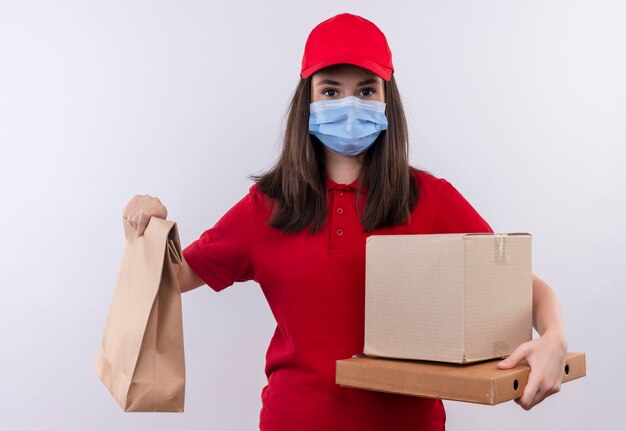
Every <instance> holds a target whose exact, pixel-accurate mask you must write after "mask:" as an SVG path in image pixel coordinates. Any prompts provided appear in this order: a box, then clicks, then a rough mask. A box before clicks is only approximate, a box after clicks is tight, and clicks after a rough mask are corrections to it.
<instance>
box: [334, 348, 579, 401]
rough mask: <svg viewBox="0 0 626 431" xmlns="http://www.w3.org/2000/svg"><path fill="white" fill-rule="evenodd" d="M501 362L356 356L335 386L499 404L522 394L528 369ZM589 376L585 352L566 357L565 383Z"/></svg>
mask: <svg viewBox="0 0 626 431" xmlns="http://www.w3.org/2000/svg"><path fill="white" fill-rule="evenodd" d="M498 361H499V360H491V361H486V362H480V363H477V364H470V365H459V364H446V363H443V362H425V361H407V360H400V359H384V358H371V357H357V358H351V359H342V360H339V361H337V373H336V383H337V384H339V385H341V386H348V387H352V388H358V389H367V390H373V391H382V392H392V393H397V394H404V395H413V396H420V397H428V398H440V399H445V400H455V401H466V402H472V403H480V404H491V405H493V404H499V403H502V402H505V401H510V400H513V399H515V398H519V397H520V396H522V394H523V393H524V388H525V387H526V382H527V380H528V374H529V373H530V368H529V366H528V365H526V364H523V365H518V366H517V367H515V368H512V369H510V370H500V369H498V367H497V365H496V364H497V362H498ZM586 374H587V370H586V364H585V354H584V353H568V354H567V356H566V358H565V367H564V369H563V380H562V381H563V382H564V383H565V382H568V381H571V380H574V379H577V378H579V377H583V376H585V375H586Z"/></svg>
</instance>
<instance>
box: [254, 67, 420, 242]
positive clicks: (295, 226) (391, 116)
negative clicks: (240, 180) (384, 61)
mask: <svg viewBox="0 0 626 431" xmlns="http://www.w3.org/2000/svg"><path fill="white" fill-rule="evenodd" d="M383 82H384V86H385V97H386V100H385V102H386V112H385V114H386V116H387V123H388V126H387V130H385V131H382V132H381V133H380V135H379V136H378V138H376V141H375V142H374V143H373V144H372V145H371V146H370V147H369V148H368V149H367V150H366V151H365V152H364V153H363V155H362V165H361V170H360V174H359V178H358V180H357V194H356V195H357V196H356V202H357V203H358V202H359V196H360V191H361V189H362V187H363V186H365V188H366V190H367V192H366V198H365V207H364V208H363V212H361V209H359V208H358V207H357V212H358V214H359V218H360V220H361V225H362V226H363V231H364V232H368V231H373V230H375V229H379V228H382V227H387V226H394V225H397V224H400V223H403V222H405V221H407V220H408V218H409V216H410V213H411V211H412V210H413V208H414V207H415V205H416V204H417V201H418V200H419V188H418V186H417V184H416V183H415V181H414V180H413V177H412V175H411V170H415V171H417V170H418V169H416V168H414V167H412V166H410V165H409V163H408V150H409V142H408V130H407V124H406V117H405V115H404V109H403V108H402V102H401V100H400V93H399V92H398V88H397V86H396V82H395V78H394V77H393V75H392V76H391V79H390V80H389V81H383ZM310 100H311V77H310V76H309V77H307V78H305V79H303V78H301V79H300V82H299V83H298V86H297V87H296V90H295V92H294V94H293V98H292V100H291V103H290V105H289V111H288V116H287V125H286V127H285V134H284V140H283V148H282V152H281V154H280V157H279V159H278V161H277V162H276V164H275V165H274V166H273V167H272V168H271V169H270V170H269V171H267V172H266V173H264V174H261V175H251V176H250V178H251V179H253V180H254V181H255V182H256V183H257V185H258V187H259V190H260V191H261V192H262V193H264V194H265V195H266V196H268V197H270V198H272V199H275V201H276V205H275V207H274V211H273V213H272V216H271V218H270V220H269V225H270V226H272V227H274V228H278V229H281V230H282V231H285V232H299V231H302V230H303V229H305V228H306V227H307V226H308V231H309V233H315V232H318V231H319V230H320V229H321V228H322V227H323V226H324V223H325V221H326V211H327V206H328V196H327V190H326V182H325V179H324V148H323V145H324V144H322V143H321V142H320V141H319V139H317V138H316V137H315V136H313V135H310V134H309V103H310Z"/></svg>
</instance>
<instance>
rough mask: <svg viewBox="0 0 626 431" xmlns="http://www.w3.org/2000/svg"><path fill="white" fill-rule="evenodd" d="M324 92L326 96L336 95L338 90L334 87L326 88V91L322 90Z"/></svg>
mask: <svg viewBox="0 0 626 431" xmlns="http://www.w3.org/2000/svg"><path fill="white" fill-rule="evenodd" d="M329 93H330V94H329ZM322 94H323V95H324V96H329V97H334V96H336V95H337V90H336V89H334V88H326V89H325V90H324V91H322Z"/></svg>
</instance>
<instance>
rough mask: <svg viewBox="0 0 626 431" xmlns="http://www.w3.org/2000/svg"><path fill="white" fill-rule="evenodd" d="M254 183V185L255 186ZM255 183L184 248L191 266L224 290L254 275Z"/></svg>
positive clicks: (217, 289) (218, 288) (206, 281)
mask: <svg viewBox="0 0 626 431" xmlns="http://www.w3.org/2000/svg"><path fill="white" fill-rule="evenodd" d="M253 187H254V186H253ZM253 210H254V207H253V197H252V187H251V188H250V192H249V193H248V194H247V195H246V196H244V197H243V198H242V199H241V200H240V201H239V202H237V203H236V204H235V205H234V206H233V207H232V208H231V209H229V210H228V211H227V212H226V214H224V215H223V216H222V218H220V219H219V220H218V221H217V223H216V224H215V225H214V226H213V227H212V228H210V229H207V230H205V231H204V232H203V233H202V235H200V237H199V238H198V239H197V240H195V241H194V242H192V243H191V244H189V245H188V246H187V247H186V248H185V249H184V250H183V256H184V258H185V260H186V261H187V263H188V264H189V266H190V267H191V269H193V271H194V272H195V273H196V274H197V275H198V277H200V278H201V279H202V280H203V281H204V282H205V283H206V284H207V285H208V286H209V287H211V288H212V289H213V290H215V291H218V292H219V291H220V290H222V289H224V288H226V287H228V286H230V285H232V284H233V283H234V282H236V281H248V280H251V279H252V278H253V267H252V259H251V242H252V220H253Z"/></svg>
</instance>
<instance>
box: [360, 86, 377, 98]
mask: <svg viewBox="0 0 626 431" xmlns="http://www.w3.org/2000/svg"><path fill="white" fill-rule="evenodd" d="M374 93H376V91H375V90H374V89H373V88H369V87H368V88H363V89H362V90H361V94H362V95H363V96H365V97H369V96H373V95H374Z"/></svg>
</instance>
